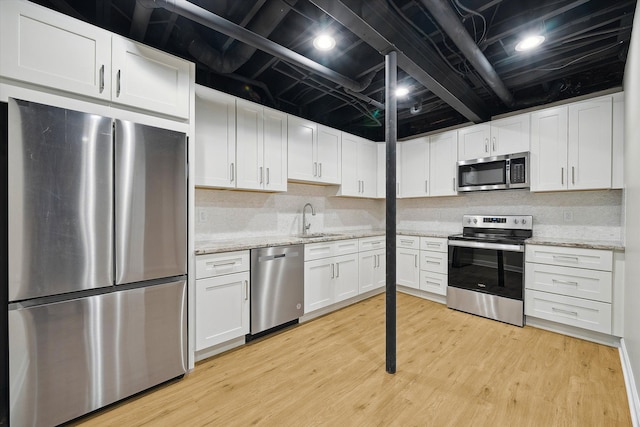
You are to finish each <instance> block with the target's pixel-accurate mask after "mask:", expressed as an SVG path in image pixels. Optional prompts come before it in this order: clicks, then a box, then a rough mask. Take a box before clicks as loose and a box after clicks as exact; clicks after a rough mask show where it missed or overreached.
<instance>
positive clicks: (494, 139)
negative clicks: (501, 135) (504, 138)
mask: <svg viewBox="0 0 640 427" xmlns="http://www.w3.org/2000/svg"><path fill="white" fill-rule="evenodd" d="M491 147H492V148H491V149H492V150H493V151H496V137H495V136H494V137H493V144H492V145H491Z"/></svg>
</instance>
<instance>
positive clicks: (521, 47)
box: [516, 36, 544, 52]
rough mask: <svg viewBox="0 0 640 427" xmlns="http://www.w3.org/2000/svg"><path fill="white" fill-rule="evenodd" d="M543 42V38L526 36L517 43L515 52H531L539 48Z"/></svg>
mask: <svg viewBox="0 0 640 427" xmlns="http://www.w3.org/2000/svg"><path fill="white" fill-rule="evenodd" d="M543 41H544V36H527V37H525V38H524V39H522V40H520V41H519V42H518V44H517V45H516V50H517V51H518V52H522V51H525V50H531V49H534V48H536V47H538V46H540V45H541V44H542V42H543Z"/></svg>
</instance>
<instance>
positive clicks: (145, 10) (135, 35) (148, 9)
mask: <svg viewBox="0 0 640 427" xmlns="http://www.w3.org/2000/svg"><path fill="white" fill-rule="evenodd" d="M153 9H155V5H154V2H153V0H136V7H135V8H134V9H133V17H132V18H131V28H130V29H129V37H131V38H132V39H134V40H138V41H142V40H143V39H144V35H145V34H146V33H147V27H148V26H149V20H150V19H151V13H152V12H153Z"/></svg>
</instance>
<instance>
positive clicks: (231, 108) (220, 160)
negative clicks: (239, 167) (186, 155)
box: [194, 85, 236, 188]
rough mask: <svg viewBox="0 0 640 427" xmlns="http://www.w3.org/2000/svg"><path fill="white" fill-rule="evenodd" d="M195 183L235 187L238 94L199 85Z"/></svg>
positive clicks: (197, 91)
mask: <svg viewBox="0 0 640 427" xmlns="http://www.w3.org/2000/svg"><path fill="white" fill-rule="evenodd" d="M195 102H196V112H195V149H196V154H195V156H194V157H195V166H194V171H195V184H196V186H197V187H222V188H235V186H236V181H235V163H236V98H235V97H233V96H230V95H227V94H224V93H221V92H218V91H215V90H213V89H209V88H207V87H204V86H199V85H198V86H196V100H195Z"/></svg>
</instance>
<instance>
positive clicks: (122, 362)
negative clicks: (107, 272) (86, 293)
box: [9, 281, 187, 426]
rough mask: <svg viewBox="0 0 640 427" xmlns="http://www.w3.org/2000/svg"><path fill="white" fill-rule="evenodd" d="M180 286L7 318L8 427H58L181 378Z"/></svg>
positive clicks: (31, 310)
mask: <svg viewBox="0 0 640 427" xmlns="http://www.w3.org/2000/svg"><path fill="white" fill-rule="evenodd" d="M186 308H187V306H186V283H185V281H179V282H172V283H166V284H160V285H155V286H149V287H143V288H137V289H132V290H124V291H118V292H111V293H108V294H102V295H97V296H91V297H86V298H80V299H75V300H67V301H64V302H59V303H52V304H47V305H41V306H35V307H31V308H25V309H15V310H11V309H10V310H9V369H10V386H9V390H10V403H9V404H10V409H9V414H10V418H11V425H13V426H52V425H58V424H61V423H63V422H66V421H68V420H71V419H73V418H76V417H79V416H81V415H84V414H86V413H88V412H91V411H93V410H96V409H98V408H101V407H103V406H105V405H108V404H110V403H113V402H116V401H118V400H120V399H123V398H125V397H128V396H131V395H132V394H135V393H138V392H140V391H142V390H145V389H147V388H149V387H152V386H154V385H157V384H159V383H162V382H164V381H167V380H169V379H171V378H175V377H178V376H180V375H183V374H184V373H185V372H186V367H187V329H186V319H187V317H186V316H187V312H186Z"/></svg>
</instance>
